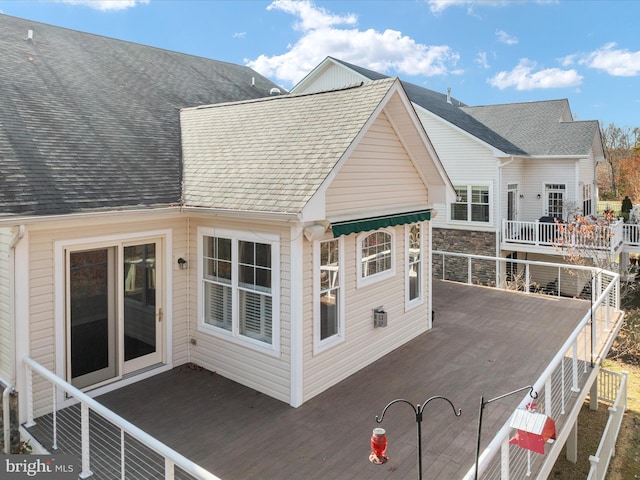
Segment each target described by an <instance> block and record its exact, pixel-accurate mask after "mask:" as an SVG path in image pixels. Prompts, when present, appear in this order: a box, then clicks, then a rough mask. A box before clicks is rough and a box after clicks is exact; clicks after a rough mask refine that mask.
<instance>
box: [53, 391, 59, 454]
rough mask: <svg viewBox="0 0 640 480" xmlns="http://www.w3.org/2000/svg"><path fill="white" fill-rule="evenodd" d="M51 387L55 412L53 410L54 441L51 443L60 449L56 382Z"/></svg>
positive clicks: (54, 447)
mask: <svg viewBox="0 0 640 480" xmlns="http://www.w3.org/2000/svg"><path fill="white" fill-rule="evenodd" d="M51 389H52V390H53V402H51V403H52V405H53V412H51V414H52V415H53V432H52V433H53V442H52V445H51V448H53V449H54V450H57V449H58V399H57V398H56V397H57V395H56V393H57V392H56V384H55V383H54V384H52V385H51Z"/></svg>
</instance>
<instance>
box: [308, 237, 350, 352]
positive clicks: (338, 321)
mask: <svg viewBox="0 0 640 480" xmlns="http://www.w3.org/2000/svg"><path fill="white" fill-rule="evenodd" d="M343 238H344V237H342V236H341V237H339V238H334V239H332V240H326V241H321V242H315V243H314V252H313V253H314V265H315V268H314V272H315V273H314V285H315V289H314V291H315V292H316V293H315V296H316V298H315V302H314V308H315V314H314V319H315V321H314V352H315V353H317V352H320V351H322V350H324V349H325V348H327V347H329V346H331V345H335V344H336V343H339V342H342V341H343V340H344V287H343V285H344V280H343V278H344V277H343V276H344V272H343V268H342V266H343V265H344V260H343V258H344V256H343Z"/></svg>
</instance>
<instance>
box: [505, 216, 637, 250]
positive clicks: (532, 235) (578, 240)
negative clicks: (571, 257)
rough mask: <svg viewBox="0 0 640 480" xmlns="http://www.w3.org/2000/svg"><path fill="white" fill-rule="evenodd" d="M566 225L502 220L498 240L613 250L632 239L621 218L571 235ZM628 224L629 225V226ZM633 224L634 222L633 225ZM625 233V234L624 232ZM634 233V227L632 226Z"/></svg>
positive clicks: (535, 244)
mask: <svg viewBox="0 0 640 480" xmlns="http://www.w3.org/2000/svg"><path fill="white" fill-rule="evenodd" d="M563 225H566V224H556V223H551V222H540V221H538V220H536V221H535V222H520V221H517V220H505V219H503V220H502V241H503V242H504V243H509V244H523V245H532V246H540V247H554V248H586V249H591V250H604V251H609V252H615V250H616V249H617V248H618V247H619V246H620V245H622V244H623V243H624V242H625V241H628V240H630V239H631V238H633V237H632V236H631V233H632V231H631V230H627V229H626V228H625V227H627V225H625V224H624V222H623V221H622V220H616V221H614V222H612V223H611V224H609V225H594V226H593V229H592V230H590V231H589V233H588V235H587V234H584V235H581V234H571V233H569V232H568V230H567V229H565V228H563ZM629 226H632V225H629ZM635 227H637V225H635ZM627 232H629V234H627ZM635 232H636V233H637V232H638V230H637V228H636V230H635Z"/></svg>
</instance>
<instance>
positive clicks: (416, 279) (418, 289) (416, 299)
mask: <svg viewBox="0 0 640 480" xmlns="http://www.w3.org/2000/svg"><path fill="white" fill-rule="evenodd" d="M405 232H406V245H407V279H406V292H407V295H406V297H407V306H411V305H415V304H418V303H421V301H422V256H423V255H422V238H421V237H422V224H421V223H414V224H411V225H407V226H406V227H405Z"/></svg>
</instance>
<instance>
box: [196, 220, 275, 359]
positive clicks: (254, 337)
mask: <svg viewBox="0 0 640 480" xmlns="http://www.w3.org/2000/svg"><path fill="white" fill-rule="evenodd" d="M200 232H201V233H200V235H199V243H200V245H199V247H200V248H199V251H200V253H199V258H200V259H201V260H200V261H201V268H200V271H201V275H200V282H201V283H200V284H201V306H202V308H201V314H200V318H201V321H200V322H199V325H200V326H201V328H202V330H203V331H206V332H208V333H212V334H214V335H218V336H224V337H226V338H230V339H233V340H235V341H239V342H246V343H249V344H252V345H255V346H257V347H259V348H266V349H268V350H277V348H278V343H279V342H278V303H279V298H278V288H277V285H278V278H279V243H278V240H277V238H275V237H269V236H268V235H260V236H254V235H252V234H249V233H246V232H235V231H226V230H217V229H216V230H213V229H201V230H200Z"/></svg>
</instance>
